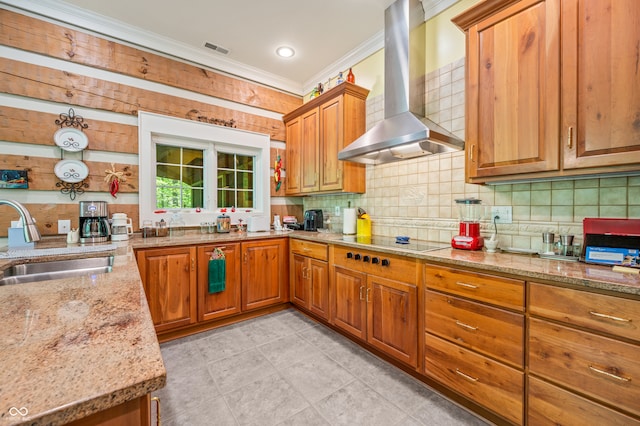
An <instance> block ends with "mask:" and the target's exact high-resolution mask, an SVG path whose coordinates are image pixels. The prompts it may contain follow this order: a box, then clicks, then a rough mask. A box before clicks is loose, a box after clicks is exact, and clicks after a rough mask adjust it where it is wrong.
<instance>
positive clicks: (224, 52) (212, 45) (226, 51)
mask: <svg viewBox="0 0 640 426" xmlns="http://www.w3.org/2000/svg"><path fill="white" fill-rule="evenodd" d="M204 47H208V48H209V49H212V50H215V51H216V52H220V53H222V54H223V55H226V54H227V53H229V49H225V48H224V47H222V46H218V45H216V44H212V43H209V42H206V43H205V44H204Z"/></svg>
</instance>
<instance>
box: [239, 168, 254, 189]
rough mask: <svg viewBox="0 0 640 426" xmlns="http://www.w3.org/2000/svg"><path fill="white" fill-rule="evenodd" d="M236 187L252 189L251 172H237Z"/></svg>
mask: <svg viewBox="0 0 640 426" xmlns="http://www.w3.org/2000/svg"><path fill="white" fill-rule="evenodd" d="M237 188H238V189H253V173H247V172H238V186H237Z"/></svg>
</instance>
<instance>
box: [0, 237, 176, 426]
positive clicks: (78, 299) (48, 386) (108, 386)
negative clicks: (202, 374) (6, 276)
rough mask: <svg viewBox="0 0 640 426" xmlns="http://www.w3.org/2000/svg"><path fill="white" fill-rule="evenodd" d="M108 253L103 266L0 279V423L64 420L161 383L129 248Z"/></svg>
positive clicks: (157, 351)
mask: <svg viewBox="0 0 640 426" xmlns="http://www.w3.org/2000/svg"><path fill="white" fill-rule="evenodd" d="M38 244H39V246H40V247H55V246H56V245H58V246H61V247H64V246H66V244H65V243H64V242H56V241H55V240H54V242H46V241H45V242H44V243H42V244H41V243H38ZM107 253H109V252H107ZM110 253H114V251H111V252H110ZM104 254H105V252H102V253H92V254H91V256H98V255H104ZM114 254H115V258H114V259H115V262H114V266H113V271H112V272H110V273H106V274H96V275H93V276H84V277H75V278H66V279H57V280H49V281H41V282H34V283H28V284H16V285H5V286H0V323H1V326H0V424H1V425H5V424H6V425H15V424H21V423H28V424H32V425H41V424H52V425H56V424H64V423H67V422H69V421H72V420H75V419H78V418H82V417H85V416H88V415H90V414H93V413H95V412H99V411H102V410H105V409H108V408H111V407H114V406H116V405H119V404H121V403H123V402H126V401H129V400H132V399H134V398H138V397H141V396H144V395H146V394H148V393H150V392H152V391H154V390H157V389H160V388H162V387H164V385H165V382H166V370H165V367H164V364H163V361H162V356H161V354H160V347H159V345H158V340H157V338H156V333H155V330H154V327H153V323H152V321H151V315H150V313H149V308H148V306H147V301H146V298H145V294H144V291H143V288H142V284H141V281H140V275H139V273H138V269H137V265H136V262H135V258H134V256H133V251H132V249H131V248H130V247H128V246H126V245H124V246H122V247H121V248H118V249H117V250H115V253H114ZM60 257H64V256H57V257H56V258H60ZM73 257H79V256H78V255H75V256H73ZM89 257H90V256H89ZM43 260H52V259H51V258H49V259H43V258H39V259H32V260H31V261H43ZM18 262H20V260H10V261H9V260H2V261H0V270H2V269H4V268H5V267H7V266H10V265H11V264H13V263H18Z"/></svg>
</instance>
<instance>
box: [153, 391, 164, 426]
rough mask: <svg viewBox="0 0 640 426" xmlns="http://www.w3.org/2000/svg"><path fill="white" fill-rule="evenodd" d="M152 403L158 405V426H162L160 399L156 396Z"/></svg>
mask: <svg viewBox="0 0 640 426" xmlns="http://www.w3.org/2000/svg"><path fill="white" fill-rule="evenodd" d="M151 401H152V402H155V403H156V426H160V425H161V424H162V420H161V419H160V398H158V397H157V396H154V397H153V398H151Z"/></svg>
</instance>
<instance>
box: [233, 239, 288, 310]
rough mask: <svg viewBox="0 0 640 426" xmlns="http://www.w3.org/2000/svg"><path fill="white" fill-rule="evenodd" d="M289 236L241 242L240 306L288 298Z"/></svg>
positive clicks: (264, 304)
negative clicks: (287, 237)
mask: <svg viewBox="0 0 640 426" xmlns="http://www.w3.org/2000/svg"><path fill="white" fill-rule="evenodd" d="M288 250H289V245H288V240H287V239H286V238H281V239H269V240H260V241H248V242H243V243H242V303H241V305H242V310H243V311H246V310H251V309H258V308H264V307H267V306H270V305H275V304H278V303H285V302H288V301H289V274H288V271H289V256H288Z"/></svg>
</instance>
